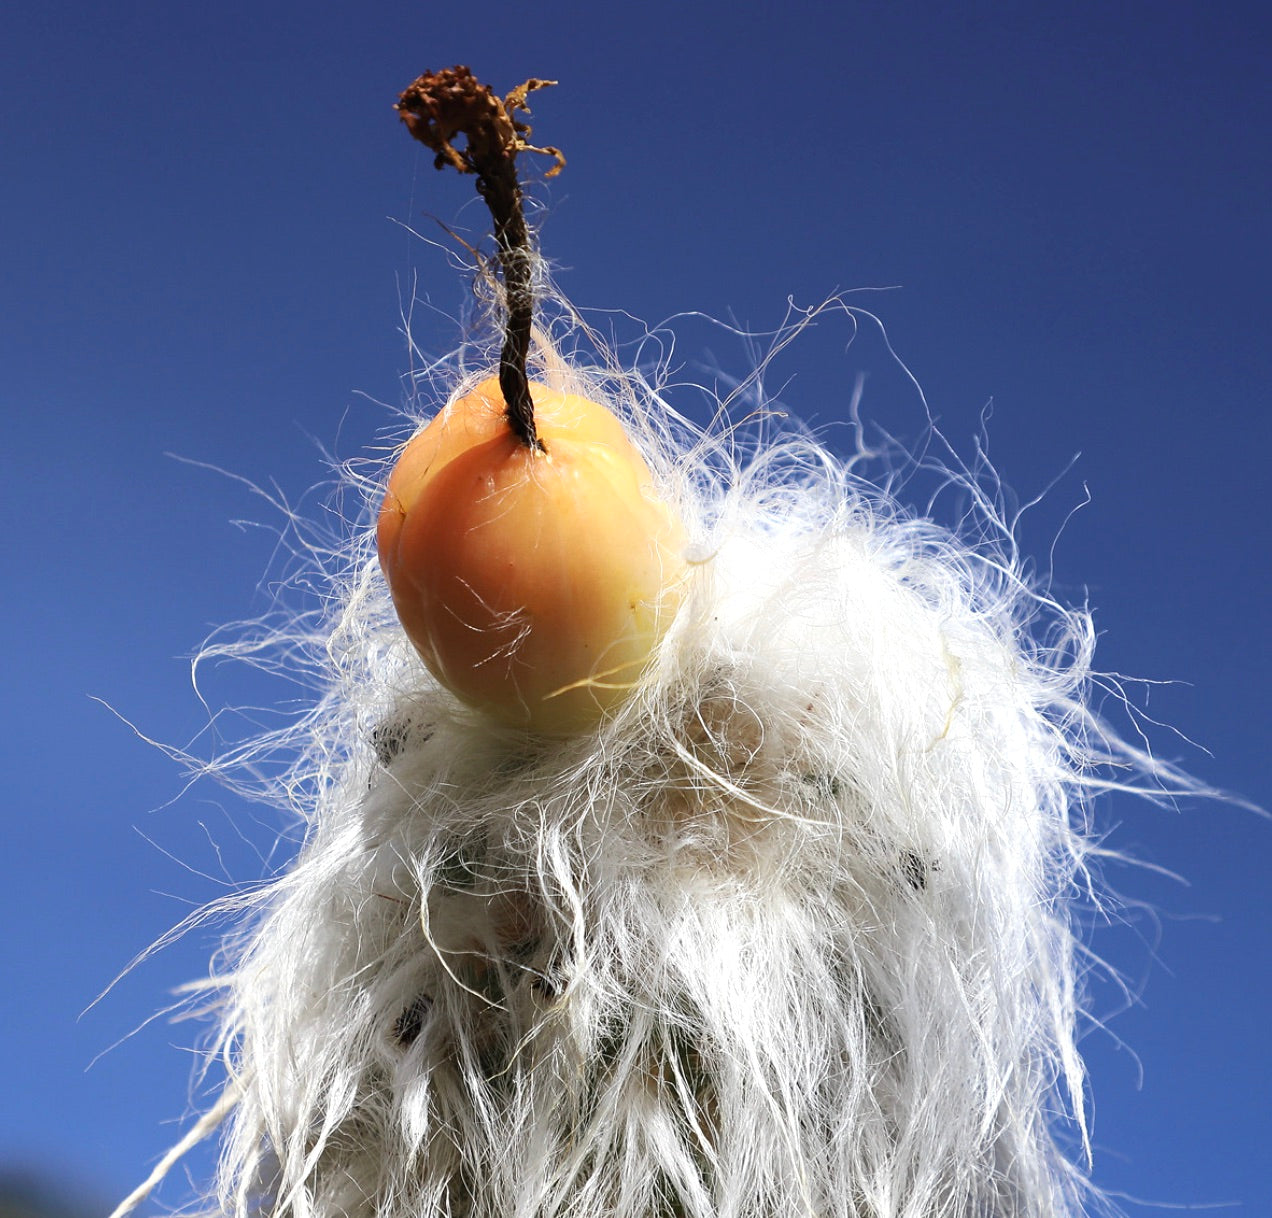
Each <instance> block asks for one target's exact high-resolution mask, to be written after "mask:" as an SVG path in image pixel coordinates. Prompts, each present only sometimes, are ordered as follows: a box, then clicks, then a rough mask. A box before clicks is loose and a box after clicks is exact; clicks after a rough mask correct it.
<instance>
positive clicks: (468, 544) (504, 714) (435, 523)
mask: <svg viewBox="0 0 1272 1218" xmlns="http://www.w3.org/2000/svg"><path fill="white" fill-rule="evenodd" d="M530 391H531V396H532V398H533V401H534V408H535V425H536V427H537V429H538V433H539V439H540V441H541V442H542V445H543V451H537V450H534V449H531V448H528V447H527V446H526V445H524V444H523V443H522V442H521V441H520V440H519V439H518V437H517V436H516V435H515V433H514V432H513V431H512V429H511V427H510V426H509V424H508V421H507V419H506V418H505V415H504V411H505V406H504V399H503V395H502V394H501V392H500V390H499V383H498V381H497V380H495V379H494V378H491V379H490V380H487V381H483V382H482V383H481V384H480V385H478V386H477V387H476V389H474V390H473V391H472V392H471V393H469V394H467V395H466V396H464V397H462V398H459V399H458V400H457V401H455V402H453V403H451V404H450V405H448V406H446V407H445V408H444V409H443V410H442V411H441V412H440V413H439V414H438V415H437V416H436V417H435V418H434V419H433V420H432V421H431V422H430V423H429V424H428V425H427V426H426V427H425V428H424V429H423V430H422V431H421V432H419V433H418V434H417V435H416V436H415V437H414V439H412V440H411V441H410V443H409V444H407V446H406V448H405V450H404V451H403V453H402V455H401V457H400V458H399V459H398V462H397V464H396V465H395V467H394V469H393V472H392V473H391V474H390V476H389V484H388V490H387V492H386V494H385V497H384V503H383V505H382V507H381V509H380V517H379V524H378V529H377V544H378V548H379V554H380V565H381V566H382V568H383V570H384V574H385V577H386V578H387V579H388V583H389V589H390V591H391V593H392V595H393V603H394V606H395V608H396V609H397V613H398V617H399V619H400V620H401V623H402V626H403V628H404V629H405V631H406V634H407V637H408V638H409V639H410V640H411V642H412V643H413V644H414V646H415V649H416V650H417V651H418V652H419V654H420V656H421V657H422V658H423V660H424V663H425V664H426V665H427V666H428V668H429V670H430V671H431V672H432V673H433V675H434V676H435V677H436V678H437V679H438V680H439V681H440V682H441V683H442V684H443V685H445V686H446V687H447V688H448V689H450V690H451V691H452V692H454V693H455V694H457V695H458V696H459V697H460V698H462V699H463V700H464V701H466V702H468V703H469V704H471V705H472V706H475V707H478V708H479V709H481V710H483V711H486V712H488V713H489V714H491V715H493V716H495V717H496V718H498V719H500V720H502V721H504V722H506V723H511V724H514V725H516V726H520V727H526V728H529V729H531V730H534V731H538V732H544V733H548V734H553V735H560V734H568V733H571V732H577V731H583V730H586V729H587V728H589V727H591V726H594V725H595V724H596V723H597V722H598V721H599V720H600V719H601V717H602V716H603V715H604V714H605V712H606V711H607V710H610V709H611V708H613V707H614V706H615V705H616V704H617V703H618V702H620V701H621V700H622V699H623V698H624V696H625V695H626V694H627V693H628V692H629V691H630V689H631V687H632V686H633V685H634V684H635V683H636V681H637V680H638V679H639V677H640V674H641V671H642V670H643V669H644V668H645V666H646V665H647V664H648V662H649V659H650V657H651V655H652V653H653V651H654V649H655V647H656V646H657V645H658V642H659V640H660V639H661V638H662V636H663V634H664V633H665V631H666V629H667V626H668V624H669V623H670V620H671V618H672V617H673V616H674V614H675V610H676V607H677V605H678V603H679V593H680V585H681V582H682V574H683V569H684V558H683V554H682V551H683V548H684V539H683V534H682V531H681V528H680V525H679V523H678V521H677V519H676V517H675V516H674V514H673V513H672V512H671V510H670V509H669V507H668V506H667V505H666V504H665V503H663V502H661V501H659V500H658V498H657V497H656V496H655V495H654V493H653V489H652V483H653V477H652V475H651V473H650V471H649V467H648V466H647V465H646V463H645V461H644V459H643V458H642V456H641V455H640V453H639V451H638V450H637V449H636V446H635V445H634V444H633V443H632V442H631V440H630V439H629V438H628V436H627V434H626V432H625V431H624V429H623V426H622V424H621V423H620V422H619V421H618V419H617V418H616V417H615V416H614V415H613V414H611V413H610V412H609V411H608V410H606V409H605V407H603V406H601V405H599V404H598V403H596V402H592V401H589V400H588V399H586V398H582V397H577V396H574V395H571V394H563V393H558V392H556V391H555V390H552V389H549V388H547V387H546V386H544V385H538V384H532V385H531V386H530Z"/></svg>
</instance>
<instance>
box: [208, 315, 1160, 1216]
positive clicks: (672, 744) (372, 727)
mask: <svg viewBox="0 0 1272 1218" xmlns="http://www.w3.org/2000/svg"><path fill="white" fill-rule="evenodd" d="M785 337H789V336H785ZM537 361H538V366H537V368H536V371H535V374H536V375H537V376H538V377H539V378H540V379H546V380H548V381H549V382H551V383H554V384H555V385H556V386H557V387H559V388H562V389H566V390H570V391H579V392H583V393H585V394H587V395H588V396H591V397H593V398H597V399H598V400H602V401H605V402H607V403H609V404H610V405H612V407H613V408H614V409H615V411H616V412H617V413H618V414H620V416H622V417H623V418H624V419H625V421H626V422H627V423H628V424H629V427H630V429H631V431H632V434H633V436H634V437H635V438H636V439H637V441H638V442H639V443H640V444H641V445H642V446H643V448H644V449H645V451H646V453H647V455H648V458H649V461H650V464H651V467H652V468H653V469H654V471H655V474H656V477H657V479H658V482H659V489H660V492H661V493H662V494H664V495H665V496H666V497H667V498H668V499H670V500H671V501H672V502H674V503H675V504H676V505H677V507H678V508H679V510H680V512H681V514H682V516H683V518H684V520H685V522H686V526H687V529H688V532H689V535H690V537H691V543H690V559H691V575H690V585H689V592H688V595H687V597H686V599H685V602H684V605H683V608H682V610H681V612H680V614H679V617H678V618H677V620H676V621H675V623H674V625H673V626H672V628H671V630H670V632H669V633H668V635H667V636H666V638H665V640H664V641H663V643H662V645H661V647H660V649H659V650H658V652H657V654H656V656H655V657H654V659H653V662H652V664H651V665H650V668H649V670H648V672H647V673H646V674H645V676H644V678H643V680H642V681H641V682H640V684H639V686H638V687H637V688H636V689H635V690H634V691H633V694H632V696H631V698H630V700H629V701H628V702H627V703H626V704H625V705H624V706H623V707H622V708H621V710H620V711H619V712H618V713H616V714H615V715H614V716H613V717H612V718H611V719H609V720H608V721H607V722H605V723H603V724H602V725H601V726H600V727H598V728H597V729H596V730H595V731H594V732H591V733H589V734H584V735H580V736H577V737H573V738H570V739H565V740H559V739H554V740H548V739H540V738H535V737H532V736H529V735H526V734H524V733H521V732H518V731H515V730H512V729H509V728H504V727H500V726H497V725H494V724H492V723H490V722H488V721H486V720H484V719H482V718H481V717H480V716H479V715H478V714H476V713H475V712H473V711H471V710H469V709H466V708H465V707H464V706H463V705H461V704H459V703H458V702H457V701H456V700H455V699H454V698H453V697H452V696H451V695H450V694H448V693H447V692H446V691H445V690H443V689H442V688H440V687H439V686H438V685H437V684H436V682H435V681H434V680H433V679H432V678H431V677H430V676H429V674H428V672H427V671H426V670H425V668H424V666H423V664H422V663H421V662H420V661H419V659H418V658H417V657H416V655H415V654H414V653H413V651H412V649H411V647H410V645H409V644H408V642H407V640H406V639H405V637H404V635H403V633H402V631H401V629H400V627H399V626H398V624H397V621H396V619H395V617H394V615H393V612H392V608H391V605H390V602H389V599H388V596H387V592H386V589H385V586H384V584H383V581H382V578H381V576H380V573H379V570H378V568H377V566H376V564H375V561H374V558H373V556H372V550H373V546H372V541H371V538H370V533H369V530H366V529H363V530H362V531H361V532H360V533H359V535H358V537H357V539H356V542H355V546H356V552H355V553H354V554H353V557H352V560H351V561H350V562H349V563H348V564H347V565H346V567H345V570H346V572H352V575H347V574H346V577H345V579H346V582H345V583H344V584H343V585H342V588H343V591H342V592H341V593H340V595H339V597H338V599H337V602H336V604H335V606H334V610H333V612H332V614H331V615H330V618H329V619H327V620H325V621H324V624H323V625H322V626H321V627H320V628H313V627H312V626H311V625H310V624H306V623H300V624H294V623H293V624H291V625H289V626H287V627H285V628H284V629H282V630H281V631H279V632H277V633H275V634H273V635H272V636H271V637H270V638H269V639H268V640H266V643H267V645H268V647H270V648H272V649H273V653H274V654H275V655H279V656H283V657H285V660H284V662H285V663H288V664H293V663H295V664H301V663H311V664H312V663H317V664H318V666H319V667H320V668H321V669H322V671H323V677H322V680H323V688H322V690H321V692H320V696H319V698H318V699H317V702H316V706H315V708H314V710H313V711H312V713H310V714H309V715H307V716H306V718H305V719H304V721H303V723H301V724H300V725H299V726H298V727H296V728H295V729H293V730H292V731H291V732H290V733H289V734H288V735H287V736H286V738H285V739H283V740H281V741H278V740H271V741H266V742H264V743H259V744H256V745H253V746H251V747H250V748H248V749H247V750H246V751H245V752H243V753H242V754H240V755H239V756H238V757H237V758H232V759H231V760H237V761H239V762H243V763H245V764H247V765H248V766H249V768H250V766H251V764H252V763H253V762H254V761H255V760H256V759H257V758H258V756H259V754H260V753H262V752H263V751H264V750H266V749H268V748H273V747H275V746H280V745H281V746H282V747H284V748H286V749H290V750H292V754H291V755H292V756H293V761H292V763H291V765H290V768H289V769H288V771H287V772H286V773H285V774H284V775H283V776H282V777H281V778H280V779H278V780H277V782H276V784H275V786H276V789H277V790H278V791H280V792H283V793H285V795H286V796H287V798H289V799H290V800H291V802H292V803H293V806H295V807H296V809H297V810H298V811H299V812H300V813H301V814H302V816H303V817H304V820H305V822H306V825H307V829H306V839H305V841H304V844H303V847H302V849H301V850H300V853H299V857H298V858H297V860H296V862H295V864H294V866H292V867H291V868H290V870H288V871H287V872H286V873H285V874H283V875H282V876H281V877H279V878H278V879H277V880H276V881H274V882H273V883H272V884H270V885H269V886H268V888H267V889H266V890H264V891H263V892H262V893H261V894H260V895H259V896H258V897H256V898H254V900H253V901H252V902H251V903H250V905H251V910H250V916H247V917H246V919H245V923H244V927H243V928H242V929H241V930H240V932H239V933H238V934H237V936H236V937H235V938H234V939H233V940H232V941H231V943H230V944H229V945H228V947H227V949H226V963H225V964H224V966H223V967H221V968H218V969H217V970H216V976H215V977H213V978H212V981H211V982H210V983H209V985H210V987H211V988H212V989H213V990H214V991H215V992H217V993H219V994H220V995H221V1000H220V1001H221V1004H222V1005H221V1007H220V1033H219V1041H218V1047H219V1049H220V1052H221V1055H222V1056H223V1059H224V1061H225V1064H226V1068H227V1070H228V1081H227V1082H226V1085H225V1090H224V1095H223V1099H222V1102H221V1104H220V1105H219V1106H218V1108H217V1109H216V1111H215V1112H214V1114H213V1116H212V1117H211V1118H209V1121H208V1122H206V1123H205V1125H207V1126H210V1124H211V1123H213V1122H214V1121H215V1120H216V1119H219V1118H220V1117H222V1116H226V1115H227V1114H228V1115H229V1123H228V1126H227V1133H226V1135H225V1139H224V1142H223V1151H222V1162H221V1170H220V1182H219V1197H220V1201H219V1205H220V1208H221V1210H222V1211H223V1212H224V1213H226V1214H232V1215H234V1218H248V1216H249V1215H252V1214H256V1213H266V1214H269V1215H276V1216H278V1218H283V1216H287V1218H337V1216H338V1218H373V1216H374V1218H408V1216H409V1218H432V1216H434V1215H437V1216H442V1215H446V1216H448V1218H800V1216H806V1218H814V1216H815V1218H1061V1216H1065V1215H1077V1214H1079V1213H1082V1212H1085V1211H1084V1207H1085V1206H1086V1205H1088V1204H1092V1200H1091V1193H1090V1190H1089V1188H1088V1184H1087V1178H1086V1176H1087V1172H1086V1169H1087V1159H1088V1152H1087V1123H1086V1117H1085V1107H1084V1077H1083V1068H1082V1063H1081V1061H1080V1059H1079V1056H1078V1053H1077V1050H1076V1048H1075V1020H1076V1016H1077V1013H1078V1010H1079V1006H1080V1003H1081V999H1082V974H1083V970H1082V969H1081V968H1080V967H1079V963H1078V961H1079V958H1080V950H1081V949H1080V945H1079V942H1078V939H1077V937H1076V936H1075V931H1074V923H1073V916H1072V908H1071V906H1072V902H1073V901H1074V900H1075V899H1083V900H1085V899H1089V898H1092V897H1093V895H1094V894H1093V889H1092V884H1093V881H1092V878H1091V875H1090V873H1089V870H1088V864H1089V862H1090V857H1091V854H1092V852H1093V851H1094V849H1095V847H1094V843H1093V838H1092V834H1091V826H1090V821H1089V815H1090V804H1091V800H1092V797H1093V796H1095V795H1096V794H1098V793H1099V792H1101V791H1103V790H1106V789H1108V788H1111V787H1114V786H1116V787H1119V788H1126V787H1128V786H1137V785H1144V786H1149V787H1152V786H1155V785H1158V784H1162V783H1165V784H1166V785H1167V786H1169V785H1172V784H1176V783H1178V782H1179V781H1180V780H1179V779H1178V776H1177V775H1173V774H1172V773H1170V772H1168V771H1165V770H1164V769H1163V768H1162V767H1160V766H1158V765H1157V763H1155V762H1154V761H1152V760H1151V759H1150V758H1149V757H1147V756H1146V755H1145V754H1144V753H1142V752H1140V751H1138V750H1137V749H1135V748H1132V747H1129V746H1127V745H1124V744H1123V743H1121V742H1120V741H1119V740H1118V739H1117V738H1116V737H1115V735H1114V734H1113V733H1112V731H1111V730H1109V729H1107V728H1106V727H1105V726H1104V725H1103V724H1102V722H1101V721H1100V720H1099V719H1098V718H1097V717H1096V716H1095V714H1094V713H1093V712H1092V710H1091V709H1090V703H1091V696H1090V695H1091V690H1092V688H1093V679H1094V675H1093V671H1092V648H1093V638H1094V636H1093V631H1092V625H1091V621H1090V618H1089V616H1088V614H1087V613H1086V612H1085V610H1083V609H1081V608H1078V609H1069V608H1065V607H1063V606H1061V605H1060V604H1058V603H1056V602H1055V601H1054V600H1052V599H1051V598H1050V597H1049V595H1048V594H1047V592H1046V589H1045V588H1043V587H1039V586H1035V585H1034V584H1033V583H1032V582H1031V581H1030V580H1028V579H1027V578H1026V577H1025V575H1024V574H1023V571H1022V568H1021V566H1020V564H1019V562H1018V560H1017V557H1016V555H1015V549H1014V543H1013V540H1012V536H1011V530H1010V528H1009V527H1008V526H1007V525H1006V524H1005V523H1004V521H1003V518H1002V514H1001V512H1000V511H999V509H998V507H997V501H996V499H995V496H994V492H993V488H992V487H987V486H986V485H985V480H984V478H983V477H982V476H980V475H973V474H972V473H969V472H967V471H965V470H960V469H958V468H955V469H952V470H949V471H948V472H947V474H946V476H947V478H948V480H949V482H950V484H952V485H956V486H957V487H958V488H959V489H960V491H961V492H962V493H963V494H964V496H965V498H966V503H967V509H966V511H965V513H964V515H963V518H962V521H961V523H960V525H959V528H958V531H957V534H956V533H955V532H953V531H950V530H947V529H946V528H943V527H940V526H938V525H937V524H935V523H933V522H932V521H931V520H928V519H924V518H921V517H920V516H919V515H916V514H913V513H911V512H909V511H907V510H905V509H904V508H903V507H902V506H901V505H900V504H899V503H898V502H896V501H895V499H894V497H893V496H892V494H891V493H890V491H889V489H888V485H889V483H888V480H887V477H886V476H883V477H882V478H880V477H878V476H877V475H878V474H879V472H880V470H882V468H883V467H882V466H880V467H878V468H877V469H876V471H875V472H876V478H875V480H874V481H871V480H870V472H869V469H870V466H871V460H870V458H871V454H870V453H869V452H868V451H867V450H866V449H865V448H864V446H861V445H859V446H858V449H857V451H856V452H855V453H853V454H852V455H851V456H850V457H849V458H848V459H847V460H841V459H838V458H836V457H835V456H834V455H832V454H831V453H830V452H829V451H827V450H826V449H825V448H824V447H822V446H821V445H820V444H819V443H818V442H817V441H816V440H815V439H813V438H812V437H810V435H808V434H806V433H802V432H800V431H799V430H798V429H795V428H793V427H792V428H789V429H787V431H786V433H785V434H782V433H781V432H780V431H779V427H778V425H777V424H775V423H774V422H773V421H772V419H771V418H770V419H769V420H768V421H767V422H763V423H759V424H756V425H755V426H754V434H755V435H756V437H758V438H757V439H756V441H755V442H754V443H751V444H747V443H745V442H744V441H743V440H742V439H741V438H740V437H741V436H742V435H743V434H745V429H746V424H742V425H741V426H740V427H721V426H715V427H713V428H712V429H709V431H708V433H706V434H704V433H702V432H698V431H694V430H693V429H692V428H691V427H689V425H688V424H686V423H684V422H683V421H682V420H679V419H678V418H676V417H675V416H673V415H672V414H671V413H670V411H669V409H668V408H667V406H666V405H665V403H664V402H663V401H662V399H661V398H660V397H659V395H658V394H657V393H656V392H655V390H654V389H653V388H652V387H651V386H650V385H649V384H647V383H646V381H644V380H642V379H641V378H639V377H637V376H635V375H621V374H618V373H615V372H614V371H613V370H612V369H610V370H606V369H604V368H598V367H593V368H589V367H587V366H586V365H585V364H584V363H583V362H582V361H580V360H578V359H572V360H571V359H564V358H561V357H559V356H558V355H557V354H556V353H555V346H554V344H553V343H551V342H550V341H549V340H548V339H547V338H546V337H545V336H543V335H540V337H539V341H538V347H537ZM487 367H488V365H485V366H483V362H482V360H481V359H477V360H474V361H471V364H470V366H469V369H468V372H467V373H465V372H463V370H462V369H461V370H459V371H456V370H454V369H452V370H450V371H451V373H452V375H451V377H450V381H449V383H448V384H447V386H446V389H447V391H448V392H450V393H452V394H458V393H460V392H463V391H464V390H465V389H466V388H468V387H469V386H471V384H472V383H473V381H474V380H476V379H477V378H478V377H479V376H480V375H482V374H483V373H485V372H486V371H487ZM439 375H444V372H443V373H441V374H439ZM435 404H437V403H435ZM759 405H760V406H761V407H762V406H763V405H764V403H762V402H761V403H759ZM381 475H382V471H381ZM371 480H372V481H376V480H377V478H372V479H371ZM240 646H242V647H243V648H244V649H245V650H246V649H250V648H251V647H253V646H254V644H252V643H250V642H249V643H245V644H240Z"/></svg>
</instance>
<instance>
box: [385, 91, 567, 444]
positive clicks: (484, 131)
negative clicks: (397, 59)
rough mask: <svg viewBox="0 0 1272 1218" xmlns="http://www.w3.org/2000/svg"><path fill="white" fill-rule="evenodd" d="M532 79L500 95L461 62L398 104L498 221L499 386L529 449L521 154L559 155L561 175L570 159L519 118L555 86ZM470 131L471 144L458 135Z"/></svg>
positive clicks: (528, 266) (441, 164) (526, 237)
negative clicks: (534, 138)
mask: <svg viewBox="0 0 1272 1218" xmlns="http://www.w3.org/2000/svg"><path fill="white" fill-rule="evenodd" d="M555 83H556V82H555V81H551V80H538V79H531V80H527V81H526V82H525V84H522V85H518V87H517V88H515V89H513V90H512V92H511V93H509V94H508V96H507V97H505V98H502V99H500V98H499V97H497V96H496V95H495V93H494V91H493V90H492V89H491V88H490V86H489V85H483V84H482V83H481V82H480V81H479V80H478V79H477V78H476V77H475V76H474V75H473V74H472V72H470V71H469V70H468V68H466V67H463V66H457V67H454V68H444V69H443V70H442V71H440V72H425V73H424V75H423V76H421V77H419V78H418V79H417V80H416V81H415V82H414V83H413V84H411V85H410V87H409V88H407V89H406V91H405V92H404V93H403V94H402V96H401V97H400V98H399V99H398V103H397V106H396V107H395V108H396V110H397V112H398V114H399V115H400V116H401V119H402V121H403V122H404V123H405V124H406V126H407V130H408V131H410V133H411V134H412V135H413V136H414V137H415V138H416V139H417V140H419V141H420V143H422V144H424V145H426V146H427V147H428V148H431V149H432V150H433V152H434V153H436V156H435V158H434V161H433V164H434V166H435V167H436V168H438V169H444V168H445V167H446V166H447V165H450V166H451V167H452V168H454V169H457V170H458V171H459V172H460V173H472V174H476V175H477V192H478V193H479V194H480V195H481V197H482V198H483V199H485V201H486V206H487V207H489V208H490V214H491V217H492V218H493V220H494V222H495V241H496V242H497V244H498V246H499V264H500V267H501V268H502V270H503V280H504V295H505V298H506V300H507V306H508V321H507V325H506V327H505V330H504V343H503V350H502V351H501V352H500V356H499V388H500V391H501V392H502V393H503V397H504V401H505V403H507V407H508V423H509V425H510V426H511V427H512V429H513V431H515V432H516V434H517V436H518V437H519V438H520V440H521V442H522V443H523V444H525V445H526V447H527V448H542V445H541V444H540V442H539V438H538V434H537V432H536V430H535V425H534V403H533V402H532V401H531V398H530V383H529V380H528V378H527V376H526V356H527V354H528V352H529V350H530V326H531V322H532V321H533V318H534V291H533V288H532V286H531V284H532V270H533V258H534V251H533V247H532V245H531V242H530V233H529V230H528V229H527V227H526V220H525V213H524V211H523V209H522V200H521V186H520V183H519V182H518V181H517V168H516V159H517V153H519V152H540V153H544V154H546V155H548V156H551V157H553V158H555V161H556V164H554V165H553V166H552V168H551V169H549V170H548V173H547V176H548V177H552V176H554V175H555V174H557V173H560V171H561V169H562V168H563V167H564V165H565V157H563V156H562V155H561V153H560V152H559V151H558V150H557V149H556V148H537V147H535V146H534V145H533V144H530V143H528V142H527V137H528V136H529V135H530V127H529V126H528V125H527V124H526V123H523V122H521V121H520V120H518V119H516V118H514V117H513V116H514V115H515V114H516V113H517V112H518V111H523V112H525V113H527V114H528V113H529V112H530V108H529V106H527V105H526V96H527V95H528V94H529V93H531V92H533V91H534V90H535V89H542V88H544V87H546V86H548V85H552V84H555ZM461 135H462V136H464V138H465V146H464V147H463V148H457V147H456V146H455V140H456V139H457V138H458V137H459V136H461Z"/></svg>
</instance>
